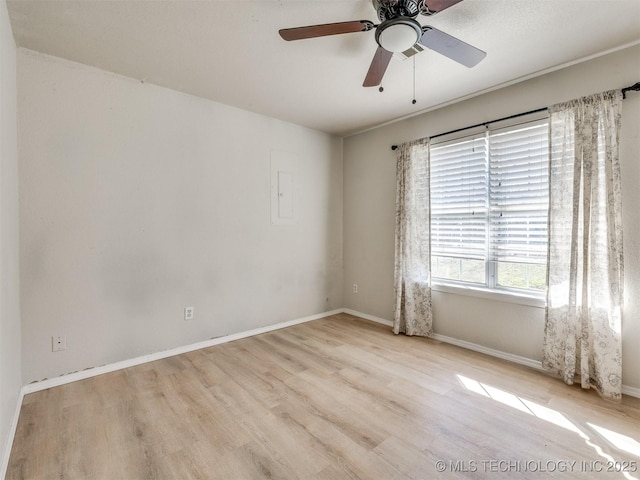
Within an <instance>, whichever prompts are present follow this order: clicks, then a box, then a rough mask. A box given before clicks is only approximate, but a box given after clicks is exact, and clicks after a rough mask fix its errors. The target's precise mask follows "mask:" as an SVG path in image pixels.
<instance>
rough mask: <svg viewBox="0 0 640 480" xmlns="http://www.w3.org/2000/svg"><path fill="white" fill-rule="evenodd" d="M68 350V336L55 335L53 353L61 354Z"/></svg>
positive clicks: (52, 345)
mask: <svg viewBox="0 0 640 480" xmlns="http://www.w3.org/2000/svg"><path fill="white" fill-rule="evenodd" d="M66 349H67V336H66V335H54V336H53V337H51V351H52V352H59V351H61V350H66Z"/></svg>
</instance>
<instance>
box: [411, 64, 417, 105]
mask: <svg viewBox="0 0 640 480" xmlns="http://www.w3.org/2000/svg"><path fill="white" fill-rule="evenodd" d="M416 102H417V100H416V56H415V55H414V56H413V100H412V101H411V104H412V105H415V104H416Z"/></svg>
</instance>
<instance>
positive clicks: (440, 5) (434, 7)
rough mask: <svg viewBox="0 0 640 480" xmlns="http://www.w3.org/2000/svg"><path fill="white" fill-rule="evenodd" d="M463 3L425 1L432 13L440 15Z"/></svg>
mask: <svg viewBox="0 0 640 480" xmlns="http://www.w3.org/2000/svg"><path fill="white" fill-rule="evenodd" d="M461 1H462V0H424V4H425V5H426V6H427V8H428V9H429V11H430V12H431V13H438V12H441V11H442V10H445V9H447V8H449V7H451V6H453V5H455V4H456V3H460V2H461Z"/></svg>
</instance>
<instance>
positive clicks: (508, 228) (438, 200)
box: [430, 119, 549, 290]
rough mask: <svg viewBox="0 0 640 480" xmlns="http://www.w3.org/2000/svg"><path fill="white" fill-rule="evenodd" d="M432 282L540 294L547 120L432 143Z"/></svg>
mask: <svg viewBox="0 0 640 480" xmlns="http://www.w3.org/2000/svg"><path fill="white" fill-rule="evenodd" d="M430 154H431V176H430V183H431V252H432V272H433V276H434V278H436V279H437V278H442V279H447V280H453V281H456V282H458V281H459V282H472V283H479V284H483V285H484V286H488V287H490V288H524V289H533V290H543V289H544V288H546V255H547V215H548V197H549V191H548V184H549V178H548V175H549V171H548V168H549V152H548V121H547V120H546V119H544V120H538V121H533V122H527V123H523V124H520V125H515V126H510V127H507V128H502V129H499V130H491V129H488V130H486V131H485V132H484V133H480V134H476V135H471V136H468V137H464V138H461V139H458V140H453V141H449V142H445V143H441V144H436V145H432V147H431V150H430Z"/></svg>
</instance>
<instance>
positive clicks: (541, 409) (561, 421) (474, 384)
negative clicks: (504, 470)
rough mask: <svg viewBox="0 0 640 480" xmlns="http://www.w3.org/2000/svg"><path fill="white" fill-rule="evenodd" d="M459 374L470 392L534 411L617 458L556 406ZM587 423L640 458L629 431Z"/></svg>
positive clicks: (630, 479) (632, 479)
mask: <svg viewBox="0 0 640 480" xmlns="http://www.w3.org/2000/svg"><path fill="white" fill-rule="evenodd" d="M456 376H457V377H458V380H459V381H460V383H461V384H462V386H463V387H464V388H466V389H467V390H469V391H471V392H474V393H477V394H479V395H482V396H483V397H487V398H490V399H492V400H495V401H497V402H500V403H502V404H504V405H507V406H509V407H512V408H515V409H517V410H520V411H521V412H523V413H526V414H528V415H533V416H535V417H537V418H540V419H541V420H545V421H547V422H550V423H553V424H554V425H557V426H559V427H562V428H564V429H566V430H570V431H572V432H574V433H576V434H577V435H579V436H580V437H581V438H582V439H583V440H584V442H585V443H586V444H587V445H589V446H590V447H591V448H593V449H594V450H595V451H596V453H597V454H598V455H599V456H600V457H602V458H604V459H605V460H606V461H608V462H614V463H615V460H614V458H613V457H612V456H611V455H609V454H607V453H605V452H604V451H603V450H602V448H601V447H600V446H599V445H598V444H596V443H593V442H594V440H592V439H591V438H590V437H589V436H588V435H587V434H586V433H585V432H584V431H582V430H581V429H580V428H579V427H577V426H576V425H575V424H574V423H573V422H571V421H570V420H569V419H568V418H567V417H566V416H564V415H563V414H562V413H561V412H559V411H557V410H553V409H552V408H549V407H545V406H543V405H540V404H538V403H536V402H532V401H531V400H526V399H524V398H521V397H519V396H517V395H515V394H513V393H509V392H506V391H504V390H502V389H500V388H496V387H492V386H491V385H487V384H486V383H481V382H478V381H477V380H474V379H473V378H469V377H465V376H464V375H460V374H458V375H456ZM587 425H588V426H589V427H591V428H592V429H593V430H594V431H595V432H596V433H597V434H598V435H599V436H600V437H601V438H602V439H604V440H606V441H607V442H609V443H610V444H611V445H613V446H614V447H615V448H616V449H618V450H622V451H625V452H627V453H630V454H632V455H635V456H636V457H639V458H640V443H638V441H637V440H635V439H633V438H631V437H628V436H627V435H623V434H621V433H618V432H614V431H613V430H608V429H606V428H604V427H600V426H598V425H594V424H592V423H587ZM619 473H622V474H623V475H624V477H625V478H627V479H628V480H636V479H637V477H634V476H631V475H630V474H629V473H628V472H619Z"/></svg>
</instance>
